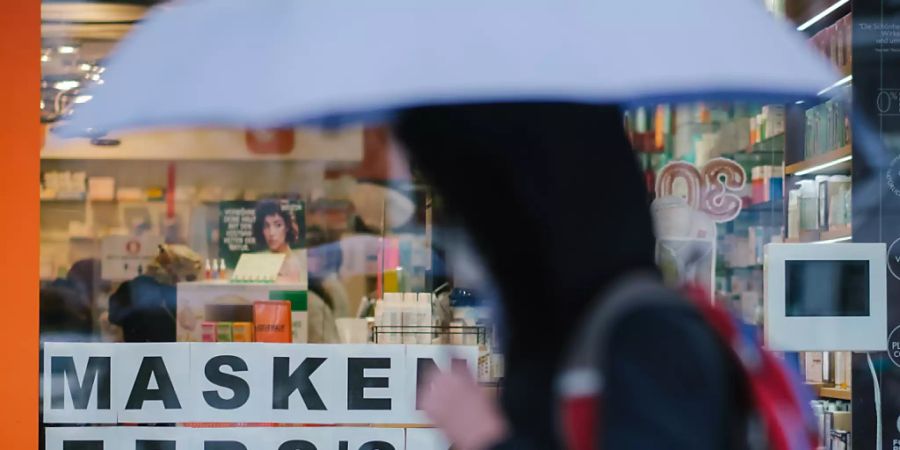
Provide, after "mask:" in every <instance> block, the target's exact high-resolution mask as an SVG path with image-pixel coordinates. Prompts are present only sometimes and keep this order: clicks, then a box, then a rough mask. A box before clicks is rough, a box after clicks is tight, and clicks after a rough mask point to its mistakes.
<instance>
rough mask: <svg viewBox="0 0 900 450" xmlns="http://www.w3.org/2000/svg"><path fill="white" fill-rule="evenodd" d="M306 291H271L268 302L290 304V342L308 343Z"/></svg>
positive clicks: (307, 301)
mask: <svg viewBox="0 0 900 450" xmlns="http://www.w3.org/2000/svg"><path fill="white" fill-rule="evenodd" d="M307 295H308V294H307V292H306V291H272V292H270V293H269V299H270V300H284V301H288V302H290V304H291V342H293V343H295V344H305V343H307V342H309V312H308V311H309V300H308V297H307Z"/></svg>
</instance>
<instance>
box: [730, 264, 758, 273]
mask: <svg viewBox="0 0 900 450" xmlns="http://www.w3.org/2000/svg"><path fill="white" fill-rule="evenodd" d="M723 268H724V269H725V270H728V271H736V270H762V269H763V265H762V264H753V265H749V266H725V267H723Z"/></svg>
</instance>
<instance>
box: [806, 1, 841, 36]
mask: <svg viewBox="0 0 900 450" xmlns="http://www.w3.org/2000/svg"><path fill="white" fill-rule="evenodd" d="M849 1H850V0H838V1H836V2H834V4H833V5H831V6H829V7H828V8H826V9H825V10H824V11H822V12H820V13H819V14H816V15H815V16H814V17H813V18H812V19H809V20H807V21H806V22H804V23H803V25H800V26H799V27H797V31H803V30H805V29H807V28H809V27H811V26H813V25H815V24H816V22H818V21H820V20H822V19H824V18H825V17H827V16H828V15H829V14H831V13H833V12H834V11H835V10H836V9H838V8H840V7H841V6H844V5H845V4H846V3H847V2H849Z"/></svg>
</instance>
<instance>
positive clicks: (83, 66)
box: [78, 63, 94, 72]
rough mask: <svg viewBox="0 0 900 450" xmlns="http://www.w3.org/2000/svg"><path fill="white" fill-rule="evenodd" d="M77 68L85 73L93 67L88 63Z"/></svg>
mask: <svg viewBox="0 0 900 450" xmlns="http://www.w3.org/2000/svg"><path fill="white" fill-rule="evenodd" d="M78 68H79V69H81V71H82V72H87V71H89V70H91V69H93V68H94V66H92V65H90V64H88V63H82V64H81V65H79V66H78Z"/></svg>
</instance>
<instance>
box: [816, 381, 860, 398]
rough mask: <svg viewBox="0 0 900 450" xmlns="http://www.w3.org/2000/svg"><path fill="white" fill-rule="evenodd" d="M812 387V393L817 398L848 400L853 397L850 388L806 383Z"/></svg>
mask: <svg viewBox="0 0 900 450" xmlns="http://www.w3.org/2000/svg"><path fill="white" fill-rule="evenodd" d="M807 386H809V388H810V389H812V392H813V395H814V396H815V397H818V398H823V399H829V400H844V401H848V402H849V401H850V400H851V399H852V398H853V390H852V389H842V388H839V387H835V386H825V385H821V384H811V383H810V384H807Z"/></svg>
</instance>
